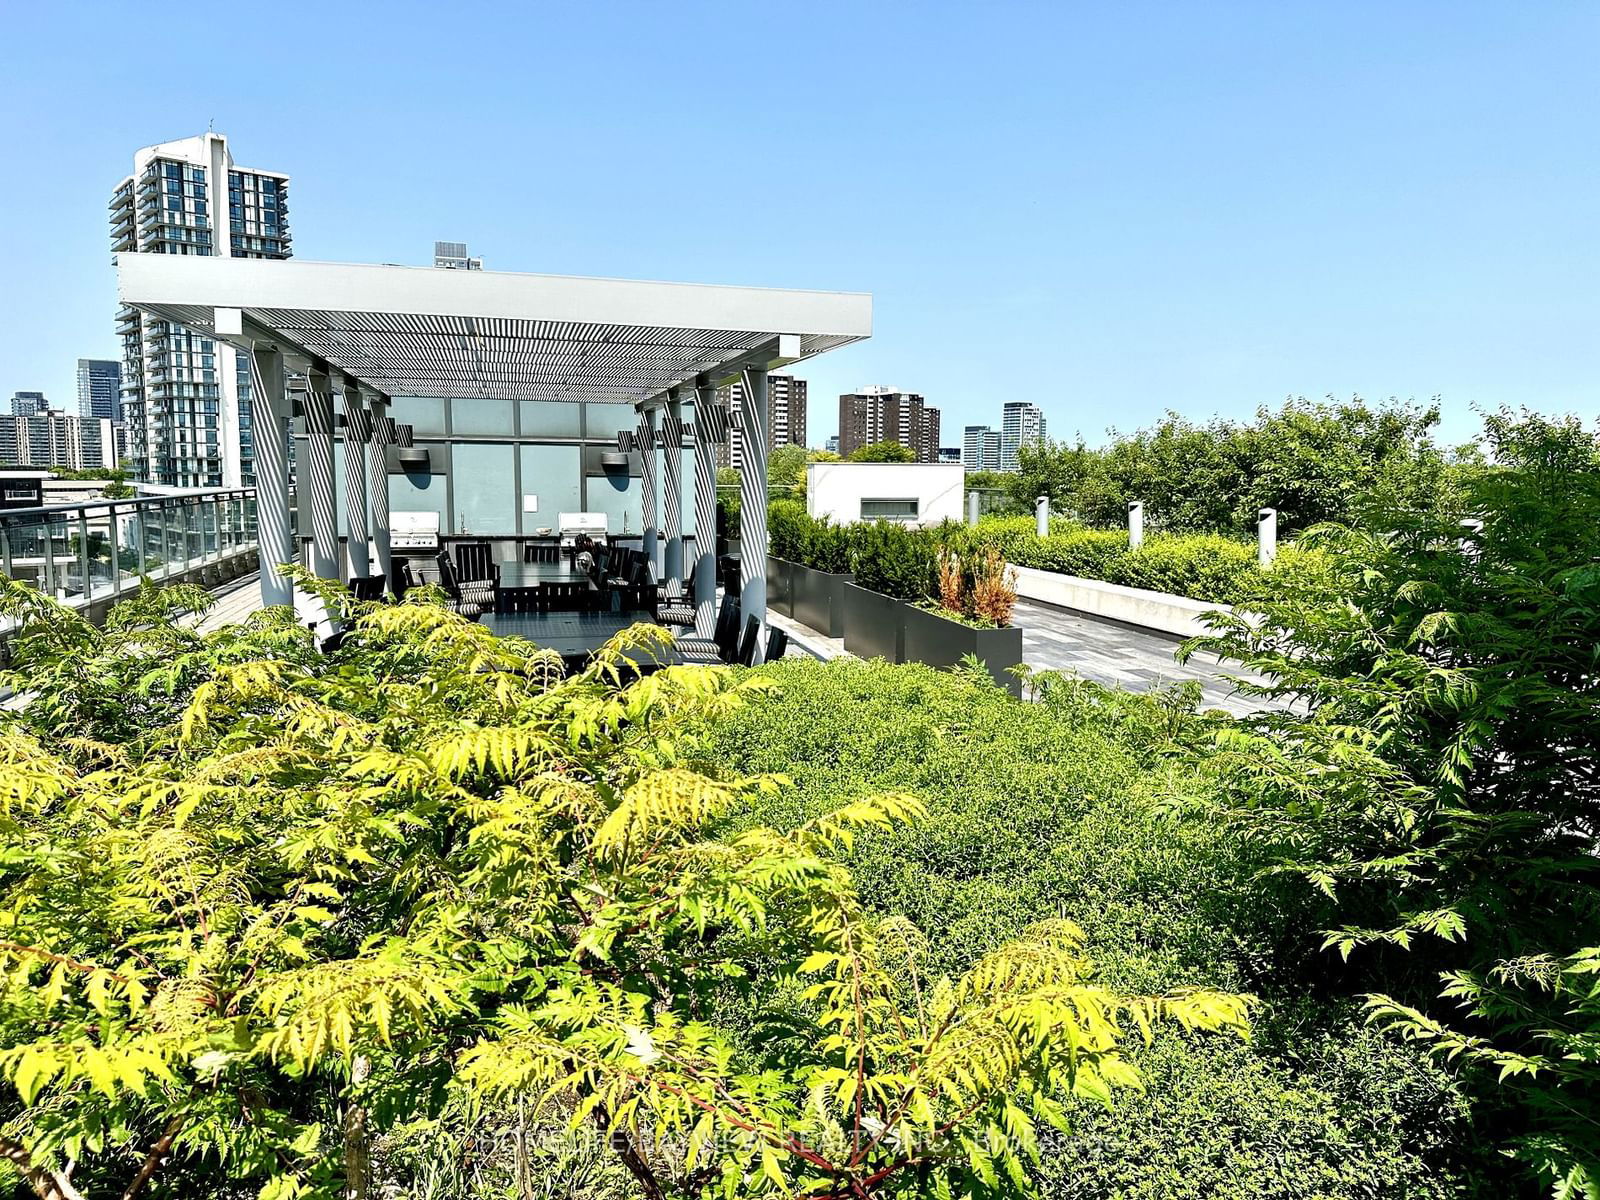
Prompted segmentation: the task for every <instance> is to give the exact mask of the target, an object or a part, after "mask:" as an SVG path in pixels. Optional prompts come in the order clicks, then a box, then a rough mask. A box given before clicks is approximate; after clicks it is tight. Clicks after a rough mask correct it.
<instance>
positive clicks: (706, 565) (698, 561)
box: [694, 383, 728, 637]
mask: <svg viewBox="0 0 1600 1200" xmlns="http://www.w3.org/2000/svg"><path fill="white" fill-rule="evenodd" d="M727 435H728V410H727V409H725V408H723V407H722V405H720V404H718V403H717V389H716V388H714V387H712V386H711V385H710V384H709V383H696V384H695V389H694V553H695V572H694V631H695V633H696V634H697V635H698V636H700V637H710V636H711V635H712V634H713V633H714V632H715V631H716V625H717V443H718V442H720V441H723V440H725V439H726V438H727Z"/></svg>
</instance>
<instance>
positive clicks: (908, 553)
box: [767, 500, 938, 600]
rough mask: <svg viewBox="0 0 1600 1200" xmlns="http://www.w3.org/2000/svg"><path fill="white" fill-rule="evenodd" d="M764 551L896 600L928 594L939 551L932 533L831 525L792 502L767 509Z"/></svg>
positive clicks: (886, 524)
mask: <svg viewBox="0 0 1600 1200" xmlns="http://www.w3.org/2000/svg"><path fill="white" fill-rule="evenodd" d="M767 531H768V536H769V537H770V539H771V541H770V543H769V549H770V550H771V552H772V553H773V555H774V556H776V557H778V558H781V559H784V560H786V561H788V562H795V563H799V564H801V565H802V566H806V567H810V568H811V569H812V570H815V571H829V572H833V573H835V574H840V573H844V572H852V573H854V575H855V577H856V582H857V583H859V584H860V585H861V586H862V587H868V588H871V589H872V590H873V591H877V592H882V593H884V595H886V596H894V597H895V598H896V599H899V600H923V599H926V598H927V597H928V596H930V595H932V594H933V579H934V560H935V554H936V549H937V545H938V540H937V535H936V533H935V532H934V531H933V530H927V529H910V528H907V527H906V526H904V525H900V524H897V523H895V522H893V521H865V522H859V523H857V524H854V525H834V524H831V523H829V522H827V521H819V520H817V519H816V518H815V517H812V516H810V515H808V514H807V513H806V510H805V506H804V505H801V504H799V503H797V502H796V501H793V500H774V501H773V502H772V503H771V504H770V505H769V506H768V508H767Z"/></svg>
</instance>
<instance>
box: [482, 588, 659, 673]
mask: <svg viewBox="0 0 1600 1200" xmlns="http://www.w3.org/2000/svg"><path fill="white" fill-rule="evenodd" d="M528 565H529V566H536V565H538V564H534V563H530V564H528ZM479 623H480V624H482V625H483V626H484V627H485V628H486V629H488V630H490V631H491V632H493V633H494V634H496V635H498V636H505V635H507V634H513V635H515V636H517V637H524V638H527V639H528V640H529V641H531V642H536V643H538V644H539V645H540V646H543V647H545V648H546V649H550V650H554V651H556V652H557V653H558V654H560V655H561V657H562V658H563V659H565V660H566V662H567V664H568V666H569V667H570V666H579V667H581V666H582V665H583V663H584V662H586V661H587V660H588V659H589V658H590V657H591V656H592V655H593V654H594V652H595V651H596V650H598V649H600V647H601V646H603V645H605V644H606V643H607V642H608V641H610V640H611V639H612V638H613V637H614V636H616V635H617V634H618V633H621V632H622V631H623V630H624V629H627V628H629V627H630V626H633V625H638V624H645V625H649V624H651V623H652V622H651V620H650V614H649V613H644V612H519V613H484V614H483V616H482V617H480V618H479ZM631 656H632V661H633V663H634V665H635V666H637V667H638V668H639V669H640V670H645V671H648V670H654V669H655V668H657V667H670V666H678V665H681V664H682V662H683V658H682V656H681V655H679V654H678V652H677V651H676V650H674V649H673V648H672V647H671V646H670V645H668V646H660V647H657V648H655V649H640V650H636V651H632V652H631Z"/></svg>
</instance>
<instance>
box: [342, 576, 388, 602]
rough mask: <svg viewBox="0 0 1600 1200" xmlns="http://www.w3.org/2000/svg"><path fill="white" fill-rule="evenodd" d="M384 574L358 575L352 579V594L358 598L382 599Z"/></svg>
mask: <svg viewBox="0 0 1600 1200" xmlns="http://www.w3.org/2000/svg"><path fill="white" fill-rule="evenodd" d="M383 584H384V576H382V575H357V576H356V577H355V578H354V579H352V580H351V581H350V594H351V595H352V596H354V597H355V598H356V599H357V600H382V599H383Z"/></svg>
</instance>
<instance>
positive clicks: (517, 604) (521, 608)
mask: <svg viewBox="0 0 1600 1200" xmlns="http://www.w3.org/2000/svg"><path fill="white" fill-rule="evenodd" d="M543 591H544V588H543V585H538V584H536V585H534V586H533V587H503V588H501V589H500V591H499V593H498V594H497V595H496V596H495V606H494V610H495V612H501V613H531V612H546V611H548V609H547V607H546V606H545V602H544V596H543V595H542V593H543Z"/></svg>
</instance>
